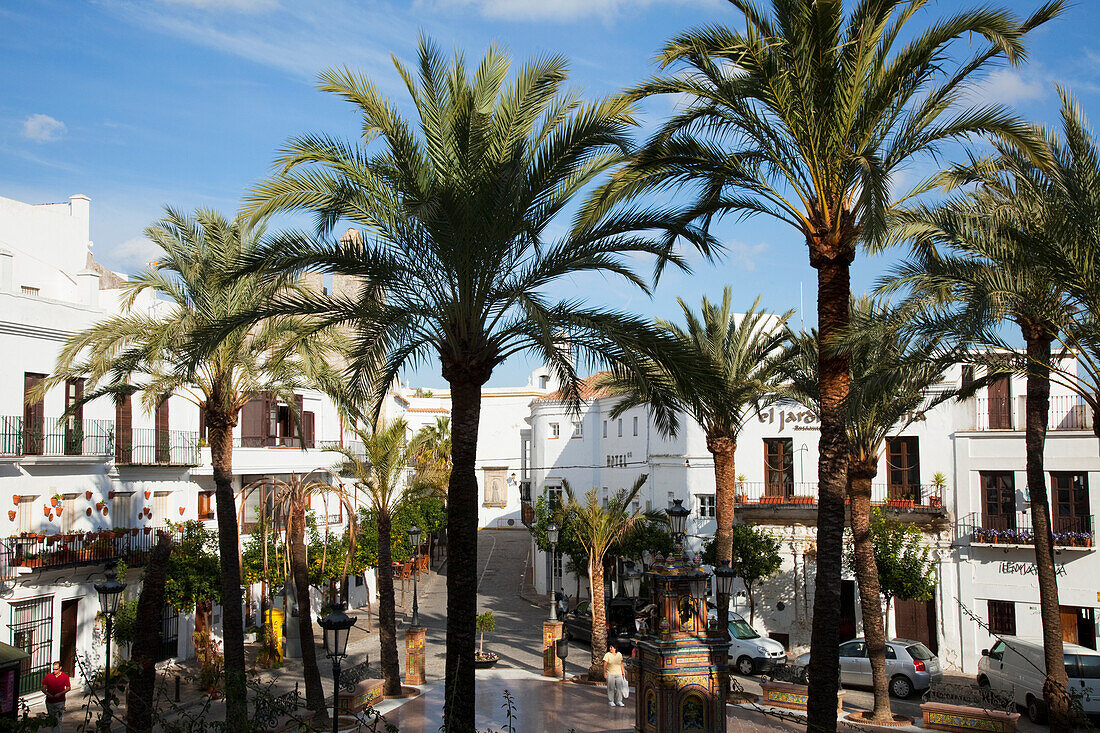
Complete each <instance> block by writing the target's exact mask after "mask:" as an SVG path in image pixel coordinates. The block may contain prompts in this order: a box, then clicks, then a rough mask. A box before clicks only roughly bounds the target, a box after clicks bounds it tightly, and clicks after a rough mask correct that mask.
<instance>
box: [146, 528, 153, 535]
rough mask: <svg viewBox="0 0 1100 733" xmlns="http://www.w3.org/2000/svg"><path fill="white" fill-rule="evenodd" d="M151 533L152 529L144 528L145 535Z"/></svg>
mask: <svg viewBox="0 0 1100 733" xmlns="http://www.w3.org/2000/svg"><path fill="white" fill-rule="evenodd" d="M152 531H153V528H152V527H146V528H145V534H149V533H150V532H152Z"/></svg>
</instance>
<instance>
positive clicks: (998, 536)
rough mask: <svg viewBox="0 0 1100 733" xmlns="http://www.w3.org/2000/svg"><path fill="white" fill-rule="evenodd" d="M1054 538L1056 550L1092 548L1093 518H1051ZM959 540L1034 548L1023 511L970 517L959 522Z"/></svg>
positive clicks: (979, 543) (1029, 524) (1028, 519)
mask: <svg viewBox="0 0 1100 733" xmlns="http://www.w3.org/2000/svg"><path fill="white" fill-rule="evenodd" d="M1051 530H1052V532H1051V536H1052V539H1053V541H1054V545H1055V546H1056V547H1092V540H1093V529H1092V516H1083V517H1057V516H1056V517H1051ZM959 535H960V539H969V541H970V544H972V545H1033V544H1035V530H1034V529H1033V528H1032V524H1031V516H1030V515H1028V514H1026V513H1024V512H1015V513H1013V514H1003V515H1000V516H996V517H985V518H984V519H983V518H982V517H981V516H979V515H978V514H977V513H974V514H970V515H968V516H967V517H966V518H965V519H964V520H963V521H961V522H960V523H959Z"/></svg>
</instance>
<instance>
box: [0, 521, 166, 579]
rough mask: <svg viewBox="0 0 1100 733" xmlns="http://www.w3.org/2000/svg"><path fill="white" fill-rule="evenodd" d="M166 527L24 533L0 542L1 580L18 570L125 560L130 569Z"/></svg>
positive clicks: (141, 562)
mask: <svg viewBox="0 0 1100 733" xmlns="http://www.w3.org/2000/svg"><path fill="white" fill-rule="evenodd" d="M169 531H171V530H169V529H168V528H167V527H145V528H141V529H129V530H103V531H100V532H78V533H74V534H53V535H44V534H36V533H26V534H23V535H19V536H17V537H9V538H7V539H5V540H0V543H2V545H0V554H2V556H3V557H2V561H0V566H2V570H3V571H5V572H3V576H4V577H8V578H10V577H14V575H15V574H16V571H17V569H18V568H28V569H30V570H32V571H33V570H51V569H56V568H69V567H77V566H80V565H100V564H103V563H108V562H116V561H119V560H125V561H126V563H127V564H128V565H130V566H135V565H144V564H145V563H146V561H147V560H148V559H149V552H150V550H152V549H153V546H154V545H156V543H157V537H158V535H159V534H160V533H161V532H169Z"/></svg>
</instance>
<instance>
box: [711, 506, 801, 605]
mask: <svg viewBox="0 0 1100 733" xmlns="http://www.w3.org/2000/svg"><path fill="white" fill-rule="evenodd" d="M779 547H780V543H779V540H777V539H776V538H775V537H774V536H772V534H771V533H770V532H768V531H767V530H765V529H761V528H759V527H755V526H753V525H751V524H735V525H733V561H732V562H731V564H730V567H732V568H733V572H734V575H735V576H736V577H738V578H740V579H741V582H742V583H744V584H745V591H746V592H747V593H748V595H749V621H750V623H751V622H752V621H753V617H754V616H755V615H756V596H755V595H754V593H753V589H754V588H755V586H756V585H757V584H758V583H760V582H762V581H765V580H767V579H768V578H771V577H774V576H775V575H777V574H778V573H779V570H780V569H781V568H782V567H783V558H782V556H781V555H780V554H779ZM702 557H703V562H705V563H707V564H708V565H713V564H714V562H715V547H714V540H713V539H709V540H707V541H706V542H704V543H703V555H702Z"/></svg>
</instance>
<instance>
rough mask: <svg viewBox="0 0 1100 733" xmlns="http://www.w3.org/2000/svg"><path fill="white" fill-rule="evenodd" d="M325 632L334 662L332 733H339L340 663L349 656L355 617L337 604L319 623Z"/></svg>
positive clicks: (326, 646) (327, 647)
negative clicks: (349, 639) (349, 638)
mask: <svg viewBox="0 0 1100 733" xmlns="http://www.w3.org/2000/svg"><path fill="white" fill-rule="evenodd" d="M317 623H319V624H320V625H321V628H322V629H324V630H325V654H327V655H328V658H329V659H331V660H332V687H333V689H332V733H339V731H340V728H339V723H338V722H337V721H338V718H339V715H340V661H341V660H342V659H343V658H344V657H346V656H347V655H348V637H350V636H351V627H352V626H355V617H354V616H349V615H347V614H346V613H344V604H343V603H337V604H336V605H335V606H333V607H332V613H330V614H329V615H328V616H325V617H324V618H323V619H321V620H320V621H318V622H317Z"/></svg>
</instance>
